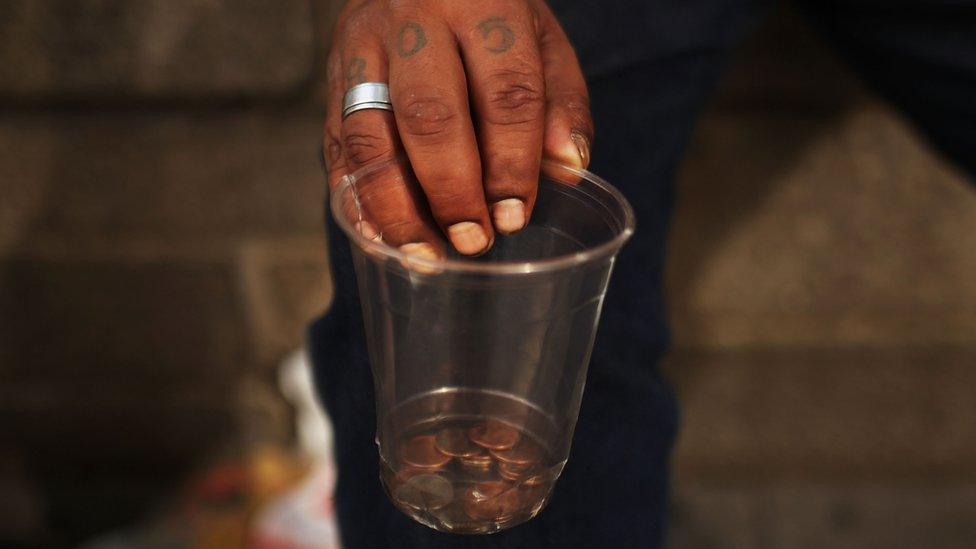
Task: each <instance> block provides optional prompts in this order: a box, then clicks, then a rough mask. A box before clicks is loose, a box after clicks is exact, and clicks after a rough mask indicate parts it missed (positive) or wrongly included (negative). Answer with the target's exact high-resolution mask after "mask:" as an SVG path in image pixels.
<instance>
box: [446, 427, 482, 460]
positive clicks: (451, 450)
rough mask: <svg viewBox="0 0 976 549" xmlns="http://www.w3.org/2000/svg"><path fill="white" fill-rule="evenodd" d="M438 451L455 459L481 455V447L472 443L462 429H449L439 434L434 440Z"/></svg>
mask: <svg viewBox="0 0 976 549" xmlns="http://www.w3.org/2000/svg"><path fill="white" fill-rule="evenodd" d="M434 442H435V444H436V447H437V450H438V451H440V452H441V453H442V454H445V455H448V456H454V457H469V456H474V455H478V454H481V453H482V452H483V450H482V449H481V447H480V446H478V445H476V444H474V443H472V442H471V439H469V438H468V434H467V432H466V431H465V430H464V429H462V428H460V427H447V428H445V429H441V430H440V431H438V432H437V436H436V437H435V439H434Z"/></svg>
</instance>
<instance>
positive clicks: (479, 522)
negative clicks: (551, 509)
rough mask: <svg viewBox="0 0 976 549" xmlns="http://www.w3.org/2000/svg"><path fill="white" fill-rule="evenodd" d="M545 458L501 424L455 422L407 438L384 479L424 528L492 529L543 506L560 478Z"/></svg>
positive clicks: (538, 447) (524, 517)
mask: <svg viewBox="0 0 976 549" xmlns="http://www.w3.org/2000/svg"><path fill="white" fill-rule="evenodd" d="M546 458H547V456H546V452H545V451H544V450H543V448H542V446H541V445H540V444H539V443H538V442H536V441H534V440H533V439H532V438H530V437H528V436H526V435H523V434H522V433H520V432H519V431H518V430H516V429H514V428H512V427H510V426H508V425H506V424H504V423H500V422H497V421H481V422H473V421H467V422H453V423H452V424H450V425H447V426H440V427H434V428H428V429H426V430H423V431H420V432H417V431H414V432H413V433H412V434H410V435H408V436H404V437H402V438H401V440H399V441H398V448H397V460H398V464H397V465H398V466H397V467H396V468H395V470H394V467H390V466H389V465H387V467H386V469H387V470H385V471H384V482H385V483H386V486H387V489H388V491H389V493H390V496H391V499H392V500H393V502H394V503H395V504H396V505H397V506H398V507H400V508H401V509H402V510H403V511H404V512H406V513H407V514H409V515H410V516H412V517H414V518H415V519H417V520H419V521H420V522H423V523H424V524H428V525H430V526H432V527H434V528H437V529H438V530H443V531H448V532H456V533H479V532H487V531H493V530H497V529H498V528H500V527H501V526H502V525H506V526H508V525H512V524H515V523H518V522H522V521H525V520H528V519H529V518H531V517H532V516H534V515H535V514H536V513H538V511H539V510H540V509H541V508H542V506H543V504H544V503H545V500H546V498H547V497H548V495H549V492H550V490H551V488H552V484H553V483H554V482H555V479H556V472H555V471H554V469H555V468H554V467H552V466H551V464H549V463H547V459H546Z"/></svg>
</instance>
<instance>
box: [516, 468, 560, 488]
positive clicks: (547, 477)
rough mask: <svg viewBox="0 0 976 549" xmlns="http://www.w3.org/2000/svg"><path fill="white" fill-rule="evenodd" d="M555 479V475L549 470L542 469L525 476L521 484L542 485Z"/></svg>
mask: <svg viewBox="0 0 976 549" xmlns="http://www.w3.org/2000/svg"><path fill="white" fill-rule="evenodd" d="M555 481H556V475H555V474H554V473H553V472H552V471H551V470H548V471H544V472H542V473H539V474H537V475H531V476H529V477H527V478H526V479H525V480H524V481H522V484H524V485H525V486H544V485H546V484H550V483H552V482H555Z"/></svg>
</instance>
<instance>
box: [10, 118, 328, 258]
mask: <svg viewBox="0 0 976 549" xmlns="http://www.w3.org/2000/svg"><path fill="white" fill-rule="evenodd" d="M320 142H321V118H320V115H319V114H318V113H316V112H309V111H292V110H272V111H261V112H255V111H247V110H245V111H236V110H234V111H216V112H207V111H204V112H192V111H190V112H180V111H172V112H162V113H158V114H154V113H129V112H117V111H109V112H88V113H78V114H63V115H55V114H41V115H37V114H31V115H28V114H8V115H3V116H0V145H2V147H3V148H2V149H0V155H2V158H4V164H6V163H7V162H8V161H9V162H10V166H11V167H5V168H2V169H3V171H4V172H7V173H10V174H11V175H12V176H13V177H16V178H18V179H14V180H11V181H8V182H5V183H4V186H5V187H6V186H8V185H9V186H11V187H12V188H15V189H23V188H35V189H36V190H33V191H30V192H28V191H26V190H24V191H19V193H20V194H21V195H23V198H20V199H19V201H20V203H22V204H23V206H20V207H18V210H19V211H18V214H17V216H16V218H17V219H18V220H19V221H17V222H16V228H13V227H12V228H11V229H8V230H9V231H10V232H14V231H16V236H13V235H11V236H8V237H5V241H6V246H8V247H11V246H14V243H13V242H12V240H14V239H20V240H27V239H36V238H41V237H44V236H45V235H55V236H70V237H76V238H82V237H91V238H101V239H105V238H111V239H120V238H126V239H134V238H145V239H157V240H163V241H166V240H170V239H173V238H185V239H190V240H191V241H207V240H213V239H216V238H234V239H241V238H246V237H248V236H249V235H260V236H267V235H270V234H291V233H294V232H299V233H303V234H308V233H313V234H318V233H319V232H320V228H321V225H322V200H323V198H324V192H325V180H324V177H323V175H322V169H321V167H320V165H319V159H318V147H319V143H320ZM13 224H14V223H13V222H11V225H13ZM5 225H6V223H5Z"/></svg>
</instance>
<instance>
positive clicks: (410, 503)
mask: <svg viewBox="0 0 976 549" xmlns="http://www.w3.org/2000/svg"><path fill="white" fill-rule="evenodd" d="M393 497H394V498H396V499H397V501H399V502H400V503H402V504H404V505H406V506H407V507H411V508H413V509H417V510H426V511H433V510H437V509H441V508H443V507H446V506H447V505H448V504H449V503H451V502H452V501H454V488H453V487H452V486H451V482H450V481H449V480H447V479H446V478H444V477H442V476H441V475H434V474H430V473H426V474H422V475H417V476H415V477H411V478H410V479H409V480H407V481H406V482H404V483H403V484H401V485H400V486H398V487H397V488H396V489H395V490H394V491H393Z"/></svg>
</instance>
